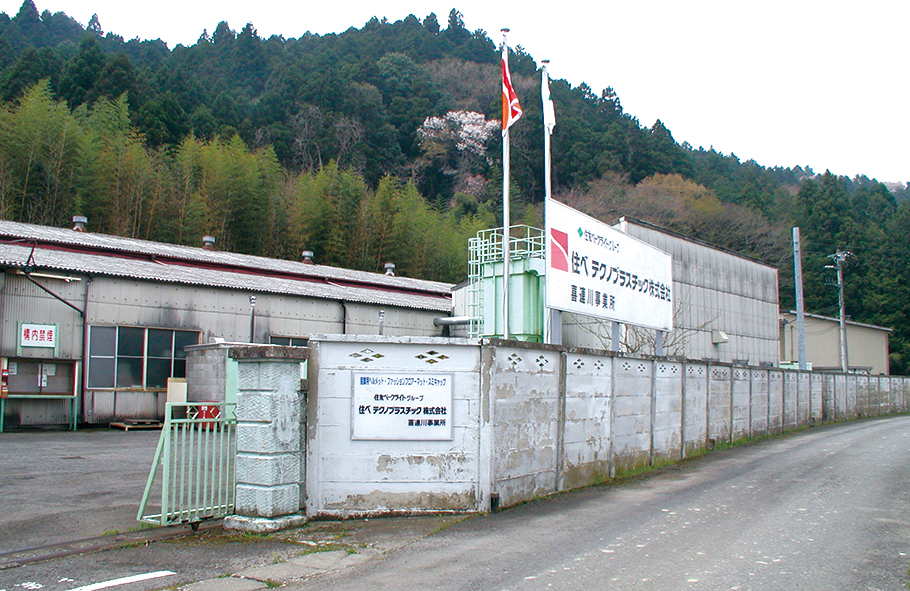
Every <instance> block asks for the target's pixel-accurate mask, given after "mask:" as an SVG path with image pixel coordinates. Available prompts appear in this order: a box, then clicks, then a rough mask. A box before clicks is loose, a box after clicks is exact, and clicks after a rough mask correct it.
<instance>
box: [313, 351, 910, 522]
mask: <svg viewBox="0 0 910 591" xmlns="http://www.w3.org/2000/svg"><path fill="white" fill-rule="evenodd" d="M310 342H311V356H310V392H309V397H308V400H307V404H306V409H307V416H306V420H307V427H306V445H305V446H301V447H305V449H306V483H305V485H304V486H305V490H306V500H305V505H306V512H307V515H308V516H310V517H313V516H354V515H360V516H363V515H372V514H388V513H420V512H437V511H486V510H489V509H490V508H491V500H492V499H493V497H496V498H497V499H498V502H499V504H500V505H501V506H509V505H514V504H517V503H521V502H524V501H527V500H530V499H533V498H536V497H539V496H543V495H547V494H551V493H554V492H557V491H559V490H565V489H568V488H574V487H579V486H585V485H588V484H593V483H598V482H603V481H604V480H606V479H608V478H609V477H613V476H622V475H623V474H627V473H629V472H631V471H634V470H637V469H639V468H641V467H647V466H650V465H655V464H662V463H665V462H666V461H676V460H678V459H680V458H683V457H687V456H692V455H697V454H699V453H702V452H703V451H705V450H707V449H710V448H711V447H712V446H714V445H722V444H726V443H730V442H733V441H736V440H740V439H745V438H749V437H757V436H765V435H775V434H779V433H782V432H785V431H788V430H792V429H796V428H801V427H805V426H811V425H813V424H816V423H818V422H820V421H822V420H826V421H833V420H845V419H853V418H857V417H864V416H877V415H879V414H885V413H890V412H902V411H905V410H906V409H908V408H910V382H908V380H907V379H901V378H895V377H887V376H886V377H882V378H879V377H871V378H870V377H869V376H856V375H849V376H845V375H838V374H835V375H822V374H818V373H811V372H810V373H807V372H802V373H801V372H798V371H790V370H779V369H767V368H752V367H741V366H734V365H728V364H722V363H707V362H703V361H674V360H665V359H651V358H643V357H628V356H620V355H613V354H610V353H606V352H602V351H592V350H585V349H571V348H565V347H556V346H548V345H538V344H531V343H518V342H514V341H510V342H505V341H500V340H495V339H494V340H484V341H478V340H468V339H449V340H446V339H438V338H401V337H385V338H382V337H363V336H360V337H357V336H343V335H333V336H316V337H313V338H312V339H311V341H310ZM364 372H367V373H373V374H376V375H387V374H390V373H395V372H399V373H407V374H415V373H417V374H426V375H431V374H446V375H451V376H452V377H453V379H454V381H453V403H452V419H453V428H452V434H453V437H452V439H451V440H441V441H425V440H424V441H421V440H403V439H395V438H394V437H390V438H389V439H383V438H376V439H371V440H357V439H354V438H353V437H352V425H353V421H354V418H353V417H354V412H355V408H354V403H353V388H354V386H353V382H352V380H353V379H354V376H355V374H359V373H364Z"/></svg>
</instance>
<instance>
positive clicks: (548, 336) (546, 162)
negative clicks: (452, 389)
mask: <svg viewBox="0 0 910 591" xmlns="http://www.w3.org/2000/svg"><path fill="white" fill-rule="evenodd" d="M549 63H550V60H543V61H542V62H541V64H542V65H541V67H540V98H541V111H542V112H543V219H544V226H543V227H544V245H545V249H546V257H547V258H546V260H548V261H549V260H550V250H549V249H550V239H549V237H548V236H546V228H547V219H548V214H549V209H550V197H551V195H550V128H549V127H548V126H547V101H548V100H549V99H550V92H549V78H548V76H547V64H549ZM544 281H546V279H544ZM543 310H544V314H545V316H544V319H545V321H544V323H543V342H545V343H552V339H553V314H554V312H553V310H551V309H550V298H549V297H548V295H547V290H546V289H544V296H543Z"/></svg>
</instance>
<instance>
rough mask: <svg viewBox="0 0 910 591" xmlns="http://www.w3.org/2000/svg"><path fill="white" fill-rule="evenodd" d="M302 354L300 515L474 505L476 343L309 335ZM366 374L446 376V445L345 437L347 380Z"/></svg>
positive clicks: (477, 488) (348, 427) (348, 429)
mask: <svg viewBox="0 0 910 591" xmlns="http://www.w3.org/2000/svg"><path fill="white" fill-rule="evenodd" d="M310 349H311V356H310V362H309V371H310V376H311V377H310V382H309V383H310V390H309V393H308V405H307V406H308V411H307V423H308V425H307V472H306V480H307V484H306V486H307V503H306V506H307V515H309V516H312V515H315V514H320V515H369V514H374V513H410V512H420V511H430V510H432V511H439V510H452V511H463V510H468V511H475V510H478V509H479V508H480V500H479V499H482V498H483V497H484V495H485V494H488V493H486V491H485V490H483V489H482V487H481V475H482V474H483V473H485V472H486V470H485V469H484V466H483V465H482V459H481V455H480V451H481V438H482V431H483V430H482V423H481V399H480V391H481V389H480V376H481V372H480V347H478V346H477V343H476V342H475V341H470V342H468V341H465V342H459V341H452V340H446V339H438V338H437V339H434V338H398V337H388V338H385V339H382V338H377V339H369V338H366V337H357V336H347V337H345V336H341V335H337V336H333V337H331V338H327V337H326V338H323V337H318V336H317V337H311V340H310ZM554 365H555V364H554ZM365 371H369V372H376V373H378V374H386V373H395V372H402V373H427V374H451V375H452V376H453V377H454V400H453V407H452V415H451V420H452V421H453V429H452V431H453V439H452V440H448V441H401V440H354V439H352V413H353V412H354V409H353V398H352V397H353V381H352V380H353V374H354V373H355V372H365ZM484 444H485V447H486V448H489V447H490V443H489V442H484Z"/></svg>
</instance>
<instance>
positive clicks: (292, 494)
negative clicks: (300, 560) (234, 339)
mask: <svg viewBox="0 0 910 591" xmlns="http://www.w3.org/2000/svg"><path fill="white" fill-rule="evenodd" d="M308 352H309V351H308V350H307V349H305V348H301V347H278V346H238V347H235V348H232V349H231V350H230V352H229V353H228V355H229V356H230V357H231V358H233V359H236V360H237V361H238V364H239V372H238V374H239V375H238V390H239V392H238V394H237V411H236V413H237V465H236V474H237V488H236V491H237V495H236V501H235V507H234V512H235V514H234V515H232V516H229V517H226V518H225V520H224V527H225V528H226V529H239V530H245V531H255V532H269V531H276V530H279V529H283V528H287V527H294V526H298V525H301V524H303V523H304V522H306V517H305V516H304V515H303V514H301V511H300V509H301V507H300V502H301V501H300V499H301V487H302V486H305V483H301V474H302V473H303V471H302V469H301V468H302V466H303V462H304V461H305V458H304V454H305V451H306V450H305V449H303V446H304V444H303V443H302V442H303V441H305V440H304V438H302V437H301V432H302V431H303V429H304V425H303V424H302V423H304V422H305V420H306V418H305V415H303V414H302V413H301V410H302V407H303V405H302V403H301V393H300V387H301V385H300V364H301V362H302V361H304V360H305V359H306V358H307V355H308Z"/></svg>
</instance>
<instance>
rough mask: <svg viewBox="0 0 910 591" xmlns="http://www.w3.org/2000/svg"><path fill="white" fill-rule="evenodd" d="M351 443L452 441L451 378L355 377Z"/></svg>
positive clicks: (424, 375) (410, 375)
mask: <svg viewBox="0 0 910 591" xmlns="http://www.w3.org/2000/svg"><path fill="white" fill-rule="evenodd" d="M353 378H354V386H353V390H354V391H353V396H352V401H353V407H352V409H351V410H352V416H351V438H352V439H375V440H382V439H385V440H396V441H444V440H451V439H452V398H453V388H452V381H453V377H452V374H427V373H394V372H391V373H386V372H383V373H360V372H355V373H354V375H353Z"/></svg>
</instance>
